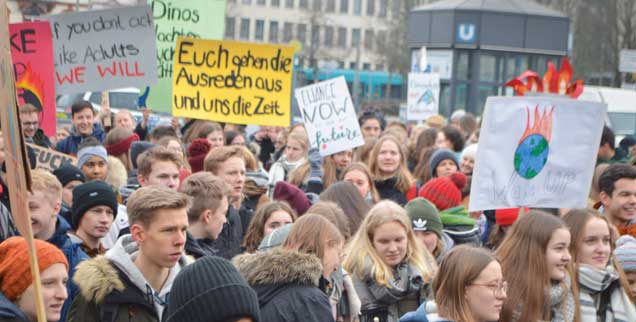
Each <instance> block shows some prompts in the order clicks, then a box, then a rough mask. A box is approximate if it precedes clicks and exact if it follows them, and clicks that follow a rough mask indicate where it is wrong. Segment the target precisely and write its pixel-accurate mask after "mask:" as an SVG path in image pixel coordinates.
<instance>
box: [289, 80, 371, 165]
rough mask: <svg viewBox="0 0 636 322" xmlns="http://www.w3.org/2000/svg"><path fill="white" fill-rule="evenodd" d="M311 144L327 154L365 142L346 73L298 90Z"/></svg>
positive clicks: (297, 94) (321, 152)
mask: <svg viewBox="0 0 636 322" xmlns="http://www.w3.org/2000/svg"><path fill="white" fill-rule="evenodd" d="M295 96H296V101H298V105H299V106H300V111H301V114H302V117H303V123H305V128H306V129H307V134H308V135H309V145H310V146H311V147H315V148H318V149H319V151H320V155H322V156H323V157H324V156H327V155H331V154H334V153H338V152H340V151H345V150H350V149H353V148H356V147H358V146H361V145H363V144H364V139H363V138H362V133H361V132H360V125H359V124H358V120H357V119H356V112H355V108H354V106H353V102H352V101H351V96H350V95H349V88H347V83H346V81H345V79H344V76H340V77H338V78H334V79H330V80H326V81H324V82H320V83H317V84H313V85H309V86H305V87H301V88H298V89H296V90H295Z"/></svg>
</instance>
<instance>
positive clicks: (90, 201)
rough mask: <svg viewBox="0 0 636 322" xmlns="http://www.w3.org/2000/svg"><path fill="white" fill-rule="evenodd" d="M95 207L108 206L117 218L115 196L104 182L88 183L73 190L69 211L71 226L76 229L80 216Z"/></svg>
mask: <svg viewBox="0 0 636 322" xmlns="http://www.w3.org/2000/svg"><path fill="white" fill-rule="evenodd" d="M95 206H108V207H110V209H112V210H113V216H117V207H118V205H117V195H116V194H115V192H114V191H113V188H111V187H110V186H109V185H108V184H107V183H106V182H104V181H101V180H95V181H89V182H87V183H83V184H81V185H79V186H77V187H75V188H74V189H73V207H72V209H71V219H72V221H71V225H72V226H73V229H77V227H78V226H79V223H80V221H81V220H82V216H84V213H86V212H87V211H88V210H89V209H91V208H93V207H95Z"/></svg>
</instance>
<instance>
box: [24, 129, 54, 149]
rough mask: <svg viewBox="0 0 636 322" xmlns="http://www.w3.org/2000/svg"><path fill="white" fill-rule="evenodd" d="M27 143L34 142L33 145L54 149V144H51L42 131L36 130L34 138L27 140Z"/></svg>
mask: <svg viewBox="0 0 636 322" xmlns="http://www.w3.org/2000/svg"><path fill="white" fill-rule="evenodd" d="M25 141H27V142H33V144H35V145H38V146H41V147H43V148H51V147H53V143H51V140H49V138H48V137H47V136H46V134H44V131H42V129H37V130H35V134H33V137H31V138H25Z"/></svg>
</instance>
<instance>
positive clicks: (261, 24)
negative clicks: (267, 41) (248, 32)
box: [254, 19, 265, 41]
mask: <svg viewBox="0 0 636 322" xmlns="http://www.w3.org/2000/svg"><path fill="white" fill-rule="evenodd" d="M264 34H265V21H264V20H260V19H256V30H255V31H254V39H256V40H261V41H262V40H263V37H264V36H263V35H264Z"/></svg>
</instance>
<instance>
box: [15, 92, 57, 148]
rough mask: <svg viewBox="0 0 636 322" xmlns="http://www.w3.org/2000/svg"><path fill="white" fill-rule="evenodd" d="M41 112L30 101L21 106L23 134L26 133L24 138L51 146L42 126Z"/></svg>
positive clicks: (37, 143) (46, 146) (42, 145)
mask: <svg viewBox="0 0 636 322" xmlns="http://www.w3.org/2000/svg"><path fill="white" fill-rule="evenodd" d="M39 112H40V111H39V110H38V108H37V107H35V106H34V105H33V104H30V103H26V104H24V105H22V106H21V107H20V122H21V123H22V135H24V140H25V141H26V142H27V143H34V144H36V145H39V146H41V147H45V148H49V147H51V146H52V143H51V140H49V138H48V137H47V136H46V134H44V131H42V129H41V128H40V119H39V115H38V114H40V113H39Z"/></svg>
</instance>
